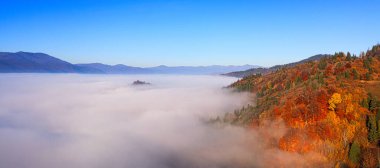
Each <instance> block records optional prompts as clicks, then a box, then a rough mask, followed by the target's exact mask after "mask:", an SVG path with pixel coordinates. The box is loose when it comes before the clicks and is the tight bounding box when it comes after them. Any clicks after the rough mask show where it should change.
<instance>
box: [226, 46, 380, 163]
mask: <svg viewBox="0 0 380 168" xmlns="http://www.w3.org/2000/svg"><path fill="white" fill-rule="evenodd" d="M379 75H380V45H375V46H373V47H372V49H371V50H368V51H366V52H363V53H361V54H360V55H359V56H355V55H351V54H350V53H343V52H339V53H336V54H334V55H332V56H323V57H319V58H318V59H313V60H307V61H302V62H299V63H297V64H293V65H291V66H281V67H279V68H276V69H274V70H273V71H271V72H268V73H265V74H255V75H249V76H246V77H244V78H243V79H241V80H238V81H237V82H235V83H233V84H232V85H231V86H230V87H231V88H235V89H236V90H238V91H248V92H252V93H254V94H255V95H256V101H255V102H254V103H253V104H255V105H249V106H247V107H244V108H242V109H240V110H237V111H235V112H234V113H232V114H227V115H226V117H225V119H224V120H225V121H228V122H231V123H233V124H237V125H243V126H246V127H248V128H261V127H265V125H266V124H265V123H266V122H267V121H272V122H273V121H280V122H283V123H284V124H285V126H286V127H287V128H288V130H287V132H286V133H285V134H284V135H283V136H281V138H280V139H278V140H276V141H275V142H274V143H273V144H274V145H273V146H274V147H276V148H278V149H281V150H283V151H289V152H291V153H299V154H300V155H307V154H308V153H318V154H320V155H322V156H324V157H325V158H326V162H329V163H332V164H333V165H334V166H338V167H345V166H349V167H359V166H360V167H377V166H378V149H379V148H378V142H379V138H380V101H379V100H380V99H379V98H380V76H379Z"/></svg>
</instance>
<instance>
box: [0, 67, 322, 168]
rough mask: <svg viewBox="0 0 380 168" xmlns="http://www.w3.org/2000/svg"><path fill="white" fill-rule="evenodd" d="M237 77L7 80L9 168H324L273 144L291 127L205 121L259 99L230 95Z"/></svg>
mask: <svg viewBox="0 0 380 168" xmlns="http://www.w3.org/2000/svg"><path fill="white" fill-rule="evenodd" d="M135 80H142V81H146V82H150V83H152V85H150V86H137V87H136V86H132V85H131V83H132V82H133V81H135ZM235 80H236V79H235V78H228V77H221V76H174V75H172V76H171V75H167V76H160V75H151V76H137V75H136V76H134V75H130V76H122V75H120V76H118V75H74V74H0V93H1V94H0V149H1V150H0V167H1V168H3V167H4V168H242V167H247V168H248V167H249V168H251V167H265V168H266V167H315V164H314V165H312V166H310V164H309V163H310V160H313V159H315V158H316V156H315V155H308V156H301V155H299V154H297V153H287V152H284V151H281V150H278V149H277V148H276V147H274V148H273V142H272V141H268V136H269V139H274V140H276V139H277V140H278V138H279V137H281V136H282V135H283V134H284V133H285V131H286V129H285V127H284V126H283V125H282V124H281V122H279V123H268V126H265V127H263V128H260V129H255V130H253V129H249V130H248V129H245V128H242V127H234V126H228V125H227V126H224V127H216V126H212V125H210V124H205V123H204V122H203V121H204V120H207V119H209V118H214V117H216V116H218V115H219V116H221V115H223V114H225V113H227V112H232V111H233V110H235V109H239V108H241V107H242V106H244V105H246V104H248V103H250V102H252V100H250V99H251V98H250V96H249V95H248V94H243V93H234V92H231V91H230V90H228V89H222V87H224V86H227V85H228V84H230V83H232V82H233V81H235ZM263 135H264V136H263ZM263 137H265V138H263ZM321 167H323V166H321Z"/></svg>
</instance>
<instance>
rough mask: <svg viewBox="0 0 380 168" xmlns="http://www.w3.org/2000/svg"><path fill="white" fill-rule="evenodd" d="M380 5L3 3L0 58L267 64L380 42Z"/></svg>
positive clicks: (287, 0) (200, 0)
mask: <svg viewBox="0 0 380 168" xmlns="http://www.w3.org/2000/svg"><path fill="white" fill-rule="evenodd" d="M379 7H380V1H379V0H356V1H353V0H282V1H275V0H265V1H264V0H262V1H254V0H229V1H227V0H192V1H190V0H178V1H175V0H162V1H159V0H150V1H148V0H125V1H121V0H65V1H63V0H24V1H22V0H0V51H9V52H15V51H28V52H44V53H48V54H50V55H53V56H56V57H58V58H61V59H63V60H67V61H69V62H72V63H90V62H102V63H107V64H117V63H123V64H126V65H132V66H155V65H161V64H165V65H171V66H173V65H213V64H219V65H241V64H255V65H262V66H270V65H275V64H283V63H289V62H293V61H297V60H300V59H303V58H306V57H309V56H312V55H315V54H319V53H334V52H335V51H351V52H354V53H358V52H360V51H363V50H367V49H368V48H369V47H371V46H372V45H374V44H376V43H379V42H380V21H379V20H380V10H379Z"/></svg>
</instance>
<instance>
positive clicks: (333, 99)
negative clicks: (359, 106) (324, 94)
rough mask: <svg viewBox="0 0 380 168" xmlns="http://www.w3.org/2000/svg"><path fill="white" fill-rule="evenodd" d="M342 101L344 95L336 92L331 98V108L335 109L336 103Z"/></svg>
mask: <svg viewBox="0 0 380 168" xmlns="http://www.w3.org/2000/svg"><path fill="white" fill-rule="evenodd" d="M339 103H342V97H341V96H340V94H339V93H334V94H333V95H332V96H331V98H330V100H329V109H330V110H331V111H335V108H336V105H337V104H339Z"/></svg>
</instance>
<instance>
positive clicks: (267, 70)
mask: <svg viewBox="0 0 380 168" xmlns="http://www.w3.org/2000/svg"><path fill="white" fill-rule="evenodd" d="M331 56H332V55H330V54H317V55H314V56H311V57H308V58H306V59H303V60H300V61H297V62H292V63H288V64H283V65H274V66H271V67H269V68H264V67H259V68H252V69H248V70H244V71H236V72H229V73H226V74H223V75H226V76H232V77H239V78H242V77H246V76H249V75H254V74H267V73H270V72H273V71H276V70H278V69H281V68H284V67H292V66H295V65H298V64H302V63H305V62H309V61H317V60H320V59H322V58H325V57H331Z"/></svg>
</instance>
